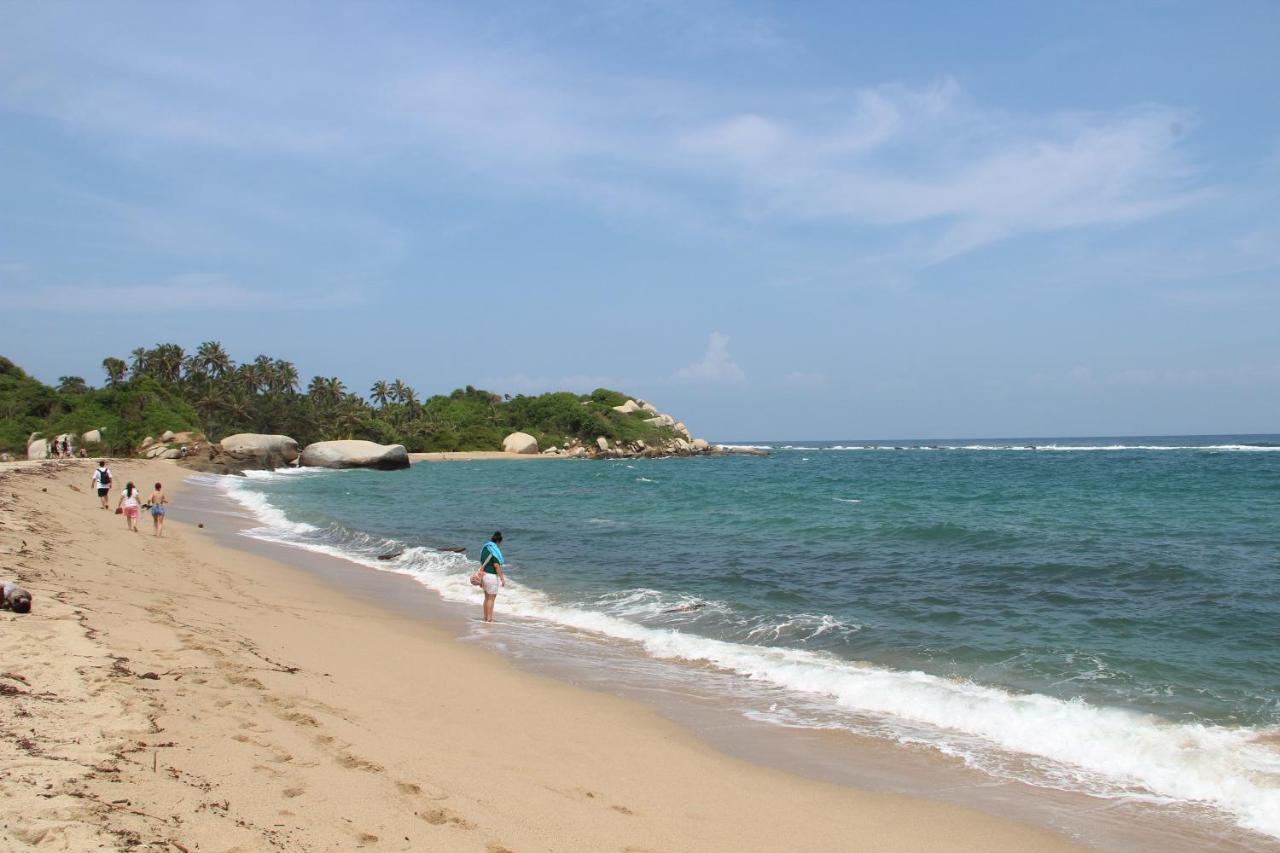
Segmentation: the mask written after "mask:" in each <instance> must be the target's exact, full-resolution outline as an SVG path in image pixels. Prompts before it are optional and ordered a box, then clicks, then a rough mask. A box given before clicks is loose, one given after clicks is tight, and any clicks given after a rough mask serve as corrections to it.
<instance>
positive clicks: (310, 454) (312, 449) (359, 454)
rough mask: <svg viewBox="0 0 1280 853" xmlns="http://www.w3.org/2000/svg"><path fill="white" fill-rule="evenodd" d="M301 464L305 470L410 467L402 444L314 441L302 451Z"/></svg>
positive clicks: (384, 469)
mask: <svg viewBox="0 0 1280 853" xmlns="http://www.w3.org/2000/svg"><path fill="white" fill-rule="evenodd" d="M300 464H302V465H305V466H307V467H308V468H377V469H379V470H382V471H391V470H394V469H396V468H408V467H409V453H408V451H406V450H405V449H404V445H403V444H375V443H373V442H372V441H359V440H348V441H317V442H316V443H315V444H308V445H307V448H306V450H303V451H302V457H301V461H300Z"/></svg>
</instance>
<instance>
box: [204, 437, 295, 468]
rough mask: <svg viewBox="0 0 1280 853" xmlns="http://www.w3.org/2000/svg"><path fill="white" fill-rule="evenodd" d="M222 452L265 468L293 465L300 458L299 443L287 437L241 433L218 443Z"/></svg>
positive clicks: (237, 459)
mask: <svg viewBox="0 0 1280 853" xmlns="http://www.w3.org/2000/svg"><path fill="white" fill-rule="evenodd" d="M218 446H219V447H221V448H222V452H223V453H225V454H227V455H228V456H230V457H231V458H232V459H234V460H236V461H240V462H254V463H257V464H259V465H261V466H262V467H264V468H281V467H283V466H285V465H292V464H293V463H294V461H295V460H297V458H298V442H296V441H294V440H293V439H292V438H290V437H289V436H287V435H264V434H262V433H257V432H240V433H236V434H235V435H229V436H227V437H226V438H224V439H222V441H220V442H218Z"/></svg>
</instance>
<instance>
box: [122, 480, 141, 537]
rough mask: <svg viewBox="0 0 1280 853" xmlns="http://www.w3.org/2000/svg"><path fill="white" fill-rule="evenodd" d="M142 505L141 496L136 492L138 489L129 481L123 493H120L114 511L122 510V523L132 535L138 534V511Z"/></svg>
mask: <svg viewBox="0 0 1280 853" xmlns="http://www.w3.org/2000/svg"><path fill="white" fill-rule="evenodd" d="M141 505H142V495H141V493H139V492H138V487H137V486H135V485H134V484H133V481H132V480H130V481H129V482H128V483H126V484H125V487H124V491H123V492H121V493H120V500H119V502H117V503H116V509H123V510H124V523H125V524H126V525H128V527H129V529H130V530H132V531H133V532H134V533H137V532H138V509H139V507H140V506H141Z"/></svg>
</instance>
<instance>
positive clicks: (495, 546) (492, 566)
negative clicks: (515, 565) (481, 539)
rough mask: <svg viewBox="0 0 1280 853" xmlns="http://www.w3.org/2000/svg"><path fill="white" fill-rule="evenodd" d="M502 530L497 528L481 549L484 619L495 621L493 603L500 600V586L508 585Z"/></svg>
mask: <svg viewBox="0 0 1280 853" xmlns="http://www.w3.org/2000/svg"><path fill="white" fill-rule="evenodd" d="M501 545H502V531H501V530H496V531H494V533H493V536H491V537H489V541H488V542H486V543H484V547H483V548H481V549H480V571H481V572H483V576H482V577H481V585H482V586H483V587H484V621H486V622H492V621H493V604H494V602H495V601H497V600H498V587H499V586H500V585H501V586H506V585H507V576H506V575H504V574H503V573H502V566H503V564H504V563H506V559H505V558H504V557H503V556H502V548H501V547H500V546H501Z"/></svg>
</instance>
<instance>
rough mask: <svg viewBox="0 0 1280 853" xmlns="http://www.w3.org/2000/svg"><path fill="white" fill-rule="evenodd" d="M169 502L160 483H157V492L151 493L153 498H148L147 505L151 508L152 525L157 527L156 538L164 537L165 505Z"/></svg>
mask: <svg viewBox="0 0 1280 853" xmlns="http://www.w3.org/2000/svg"><path fill="white" fill-rule="evenodd" d="M168 502H169V498H168V497H166V496H165V493H164V490H163V489H162V488H161V486H160V484H159V483H156V490H155V491H154V492H152V493H151V497H149V498H147V505H148V506H150V507H151V523H152V525H153V526H154V527H155V531H156V536H163V535H164V505H165V504H167V503H168Z"/></svg>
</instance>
